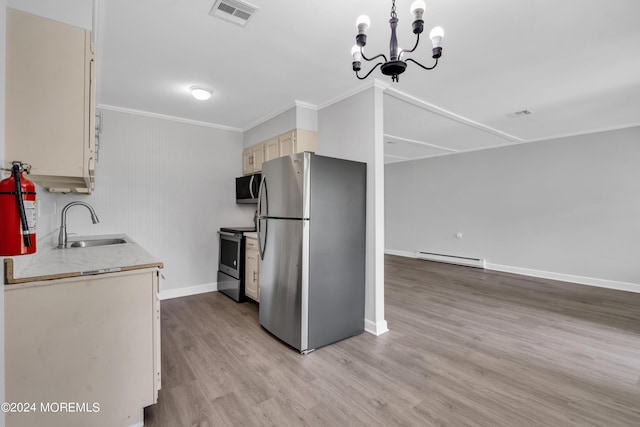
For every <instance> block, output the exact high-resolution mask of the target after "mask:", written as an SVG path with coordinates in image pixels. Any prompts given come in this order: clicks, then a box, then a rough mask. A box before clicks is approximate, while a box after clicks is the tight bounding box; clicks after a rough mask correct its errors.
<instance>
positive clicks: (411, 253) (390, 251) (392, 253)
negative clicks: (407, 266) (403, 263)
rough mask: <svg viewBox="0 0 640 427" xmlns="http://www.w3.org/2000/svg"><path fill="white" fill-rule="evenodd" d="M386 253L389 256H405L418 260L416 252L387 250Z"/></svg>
mask: <svg viewBox="0 0 640 427" xmlns="http://www.w3.org/2000/svg"><path fill="white" fill-rule="evenodd" d="M384 253H385V254H387V255H397V256H403V257H405V258H416V253H415V252H407V251H397V250H395V249H385V250H384Z"/></svg>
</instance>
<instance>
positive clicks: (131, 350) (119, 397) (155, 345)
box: [5, 270, 160, 426]
mask: <svg viewBox="0 0 640 427" xmlns="http://www.w3.org/2000/svg"><path fill="white" fill-rule="evenodd" d="M138 271H141V273H139V272H138ZM152 275H153V276H152ZM157 280H158V279H157V271H148V270H146V271H144V270H136V271H133V272H121V273H110V274H101V275H96V276H86V277H78V278H71V279H59V280H52V281H50V282H51V283H46V284H44V285H43V284H40V285H35V286H31V287H28V286H27V287H11V288H10V289H8V288H9V287H6V289H5V302H6V303H7V306H6V308H5V345H6V354H5V366H6V397H7V401H12V402H34V401H35V402H58V401H60V399H74V398H76V397H75V396H80V397H78V399H80V398H82V399H83V401H86V402H98V403H99V404H100V411H99V412H96V413H91V412H86V413H85V412H78V413H58V414H51V413H46V412H36V413H13V414H8V415H9V416H10V417H11V418H9V417H7V425H11V426H71V425H77V426H79V425H82V426H88V425H104V426H117V425H130V424H131V425H133V424H136V423H137V422H140V423H139V425H142V422H141V421H142V419H141V418H142V413H143V408H144V407H145V406H148V405H151V404H153V403H155V402H156V393H157V389H158V388H159V387H160V383H159V381H160V377H159V370H160V364H159V363H160V357H159V349H160V341H159V338H160V329H159V327H160V324H159V321H160V320H159V302H158V301H157V300H156V298H157V296H156V290H157ZM40 283H42V282H40ZM16 286H17V285H16ZM52 415H55V417H53V418H52ZM123 420H127V423H124V421H123ZM123 423H124V424H123Z"/></svg>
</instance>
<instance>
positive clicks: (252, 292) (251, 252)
mask: <svg viewBox="0 0 640 427" xmlns="http://www.w3.org/2000/svg"><path fill="white" fill-rule="evenodd" d="M244 274H245V276H244V277H245V279H244V293H245V295H246V296H248V297H249V298H251V299H252V300H254V301H258V302H259V301H260V282H259V278H260V250H259V249H258V240H256V239H253V238H251V237H248V238H247V241H246V249H245V269H244Z"/></svg>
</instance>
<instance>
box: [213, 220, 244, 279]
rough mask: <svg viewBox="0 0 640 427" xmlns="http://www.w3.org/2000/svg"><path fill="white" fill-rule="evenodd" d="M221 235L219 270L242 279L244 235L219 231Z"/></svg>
mask: <svg viewBox="0 0 640 427" xmlns="http://www.w3.org/2000/svg"><path fill="white" fill-rule="evenodd" d="M218 234H219V235H220V254H219V256H218V270H219V271H222V272H223V273H226V274H228V275H229V276H231V277H233V278H234V279H238V280H240V265H241V263H242V260H241V259H240V256H241V255H242V253H241V252H242V236H237V235H235V234H233V233H227V232H224V231H218Z"/></svg>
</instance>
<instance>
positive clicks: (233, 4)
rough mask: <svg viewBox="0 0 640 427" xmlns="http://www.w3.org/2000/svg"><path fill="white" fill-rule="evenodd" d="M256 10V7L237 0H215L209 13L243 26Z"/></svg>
mask: <svg viewBox="0 0 640 427" xmlns="http://www.w3.org/2000/svg"><path fill="white" fill-rule="evenodd" d="M257 11H258V7H257V6H254V5H252V4H250V3H247V2H244V1H238V0H216V2H215V3H214V4H213V7H212V8H211V11H210V12H209V15H211V16H215V17H216V18H220V19H223V20H225V21H227V22H231V23H232V24H236V25H240V26H241V27H244V26H246V25H247V23H248V22H249V21H250V20H251V18H253V15H254V14H255V13H256V12H257Z"/></svg>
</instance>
